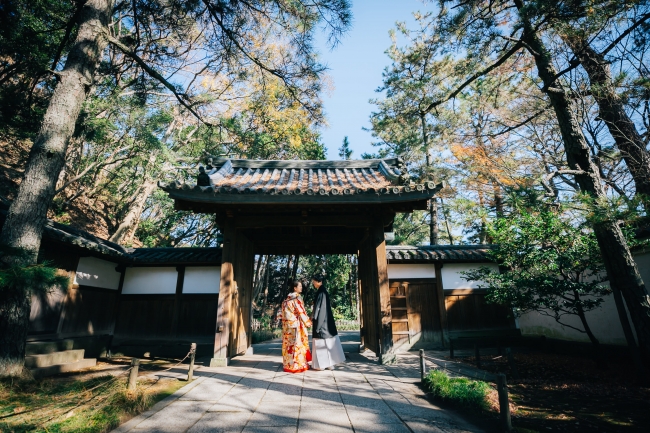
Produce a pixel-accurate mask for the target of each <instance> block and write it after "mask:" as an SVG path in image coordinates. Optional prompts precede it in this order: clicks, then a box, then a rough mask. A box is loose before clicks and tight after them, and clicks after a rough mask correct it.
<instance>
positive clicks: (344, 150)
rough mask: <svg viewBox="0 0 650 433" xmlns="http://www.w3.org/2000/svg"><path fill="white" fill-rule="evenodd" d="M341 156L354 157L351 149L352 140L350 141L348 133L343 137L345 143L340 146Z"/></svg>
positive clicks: (345, 157)
mask: <svg viewBox="0 0 650 433" xmlns="http://www.w3.org/2000/svg"><path fill="white" fill-rule="evenodd" d="M339 156H340V157H341V159H344V160H348V159H350V158H351V157H352V149H350V142H349V141H348V136H347V135H346V136H345V137H344V138H343V144H341V147H339Z"/></svg>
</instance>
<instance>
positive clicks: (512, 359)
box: [506, 347, 519, 380]
mask: <svg viewBox="0 0 650 433" xmlns="http://www.w3.org/2000/svg"><path fill="white" fill-rule="evenodd" d="M506 355H507V356H508V364H510V372H511V376H512V378H513V379H515V380H519V371H518V370H517V364H516V363H515V357H514V355H513V354H512V349H510V348H509V347H506Z"/></svg>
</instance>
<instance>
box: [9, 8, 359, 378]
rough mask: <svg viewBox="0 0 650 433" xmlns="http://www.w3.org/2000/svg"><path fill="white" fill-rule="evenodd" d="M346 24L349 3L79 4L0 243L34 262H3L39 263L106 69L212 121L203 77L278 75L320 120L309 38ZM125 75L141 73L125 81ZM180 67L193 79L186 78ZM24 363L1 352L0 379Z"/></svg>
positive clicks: (21, 324)
mask: <svg viewBox="0 0 650 433" xmlns="http://www.w3.org/2000/svg"><path fill="white" fill-rule="evenodd" d="M350 19H351V17H350V12H349V4H348V2H347V1H345V0H319V1H317V2H290V3H286V2H266V1H254V2H223V1H215V0H203V1H192V2H186V1H180V0H172V1H164V2H159V1H155V0H141V1H117V2H114V1H113V0H88V1H86V2H82V3H80V7H79V10H78V11H77V12H75V13H74V15H73V16H72V17H70V22H71V23H72V27H74V29H75V31H74V39H71V40H70V43H69V50H67V51H66V52H65V56H63V57H62V58H65V62H64V64H63V65H62V67H61V68H57V69H55V70H54V75H55V76H56V77H57V81H56V84H55V85H54V86H53V92H52V95H51V97H50V98H49V105H48V107H47V109H46V110H45V113H44V116H43V121H42V123H41V127H40V130H39V133H38V134H37V136H36V137H35V141H34V145H33V147H32V150H31V153H30V157H29V160H28V162H27V165H26V168H25V172H24V176H23V177H24V179H23V180H22V182H21V183H20V186H19V189H18V193H17V195H16V198H15V200H14V201H13V202H12V204H11V207H10V210H9V213H8V217H7V220H6V222H5V225H4V227H3V229H2V232H1V233H0V242H2V243H4V244H6V245H8V246H10V247H13V248H18V249H20V250H25V251H28V252H29V257H22V256H20V257H19V256H15V255H11V254H5V255H3V257H2V258H1V262H2V263H1V266H3V267H5V268H6V267H11V266H15V265H19V266H29V265H31V264H33V263H35V262H36V256H37V253H38V250H39V247H40V242H41V237H42V233H43V228H44V225H45V221H46V219H47V211H48V208H49V206H50V203H51V201H52V198H53V197H54V193H55V192H56V184H57V181H58V179H59V175H60V173H61V170H62V168H63V167H64V164H65V160H66V155H67V154H68V145H69V143H70V141H71V138H72V137H73V134H74V131H75V126H76V124H77V121H78V117H79V114H80V112H81V110H82V107H83V105H84V102H85V101H86V98H87V96H88V95H89V94H90V92H91V90H92V89H93V85H94V83H95V82H94V79H95V77H96V74H97V72H101V71H103V70H108V71H110V72H111V74H112V77H113V80H114V83H115V84H117V86H116V88H119V89H120V92H124V91H127V92H128V91H131V90H132V91H133V92H134V94H135V95H142V96H145V95H146V92H142V91H141V90H142V86H141V85H142V84H143V83H147V82H151V81H155V82H157V83H158V90H159V91H160V92H161V93H163V94H167V95H169V96H170V97H173V98H175V100H176V101H177V103H178V104H179V106H180V107H181V108H182V110H185V111H187V112H189V113H191V114H192V115H193V116H194V117H196V118H197V119H199V120H200V121H202V122H204V123H205V124H207V125H213V123H212V122H210V119H206V118H205V117H204V115H203V114H202V113H201V111H202V106H203V104H205V103H207V102H210V101H204V100H202V99H201V97H199V91H198V89H201V88H203V87H202V86H204V85H206V84H207V82H205V81H204V80H203V79H202V78H203V76H202V74H204V73H205V72H206V71H207V72H209V73H212V74H214V75H219V76H221V77H224V78H225V81H226V82H232V78H233V77H237V76H238V75H239V74H241V73H242V71H243V70H245V69H247V68H251V69H257V70H259V71H264V72H265V73H267V74H269V75H270V76H274V77H276V78H278V79H280V80H281V82H282V84H283V85H284V86H286V87H287V89H289V92H290V94H291V95H292V97H293V99H294V100H295V101H298V103H299V104H300V105H302V107H304V108H305V110H307V112H308V113H309V114H310V115H312V116H318V115H319V113H320V106H319V103H318V94H319V91H320V80H319V79H318V78H319V77H320V75H321V74H322V72H323V70H324V68H323V67H322V66H321V65H319V64H318V63H317V61H316V58H315V55H314V53H313V50H312V34H313V31H314V29H315V27H316V26H317V25H318V23H319V22H321V20H323V21H325V22H326V23H327V25H328V26H329V28H330V29H331V38H333V39H332V40H333V41H334V42H335V41H336V38H337V37H338V35H340V33H341V32H342V31H344V30H345V29H346V28H347V26H348V25H349V23H350ZM161 35H162V37H161ZM277 41H286V43H285V44H283V45H282V46H283V47H285V48H286V49H285V50H284V51H283V52H281V53H279V55H272V54H271V53H270V51H272V50H273V48H274V47H275V46H276V44H274V43H275V42H277ZM109 43H110V47H109ZM197 58H201V59H203V63H202V64H200V65H197V62H196V59H197ZM100 63H101V67H100ZM57 64H58V61H57ZM197 66H199V67H198V69H197ZM125 71H130V72H131V73H133V71H137V72H139V74H137V76H136V77H133V76H131V77H130V79H128V80H127V81H126V82H124V81H122V74H123V73H124V72H125ZM179 71H188V72H190V71H195V73H191V72H190V75H189V76H187V75H183V76H181V75H180V74H179ZM127 77H129V74H127ZM170 80H171V81H170ZM173 81H177V83H174V82H173ZM178 83H182V84H178ZM145 88H146V86H145ZM5 300H6V301H7V302H9V304H6V305H5V304H3V305H1V306H0V309H6V308H9V309H12V308H18V309H25V308H27V311H28V310H29V302H27V303H22V304H11V303H13V302H15V299H11V300H8V299H5ZM21 317H24V318H25V320H23V321H18V322H12V323H11V324H9V323H8V322H3V323H2V325H0V326H2V327H3V329H6V331H7V332H11V333H15V334H16V335H23V334H24V331H25V329H26V328H27V326H28V320H27V314H26V313H25V314H22V316H21ZM4 320H5V316H0V322H2V321H4ZM14 328H15V329H14ZM23 358H24V345H22V346H21V345H16V344H9V345H3V346H2V347H0V364H2V365H1V368H2V369H1V370H0V376H3V375H7V374H13V373H15V371H17V370H18V369H19V367H20V366H22V361H21V360H22V359H23ZM16 363H18V364H16Z"/></svg>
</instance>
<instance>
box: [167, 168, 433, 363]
mask: <svg viewBox="0 0 650 433" xmlns="http://www.w3.org/2000/svg"><path fill="white" fill-rule="evenodd" d="M212 162H213V160H212V159H210V164H209V165H208V166H207V167H206V168H205V169H203V168H202V169H201V170H200V174H199V175H198V177H197V182H196V184H187V183H181V182H174V183H171V184H161V185H160V186H161V188H162V189H163V190H165V191H166V192H167V193H168V194H169V196H170V197H171V198H172V199H174V201H175V208H176V209H179V210H189V211H193V212H200V213H211V214H213V215H214V216H215V218H216V221H217V223H218V225H219V228H220V230H221V232H222V234H223V247H222V248H223V250H222V263H221V280H220V291H219V305H218V310H217V323H216V329H215V344H214V357H213V359H212V362H211V365H213V366H219V365H227V363H228V360H229V359H230V358H231V357H232V356H235V355H237V354H242V353H245V352H246V351H247V350H248V348H249V347H250V346H251V344H252V341H251V320H252V304H251V303H252V286H253V268H254V259H255V255H257V254H274V255H276V254H284V255H286V254H301V255H306V254H357V255H358V263H359V269H358V272H359V290H360V293H361V296H360V298H361V305H360V310H361V317H362V334H361V337H362V344H364V345H365V347H367V348H369V349H370V350H372V351H374V352H375V353H376V354H377V355H378V357H379V359H380V361H381V362H388V361H390V360H391V359H392V358H393V357H394V349H393V342H394V340H393V324H392V315H391V299H390V288H389V281H388V273H387V261H386V242H385V235H384V233H385V232H390V231H392V224H393V220H394V218H395V215H396V213H398V212H412V211H413V210H415V209H422V210H424V209H426V208H427V202H428V200H429V199H430V198H431V197H433V195H434V194H435V193H436V192H437V191H438V190H439V189H440V188H442V185H441V184H438V185H436V184H434V183H433V182H429V183H426V184H418V185H416V184H413V183H410V182H409V181H408V176H407V175H405V174H404V173H403V172H402V171H401V168H402V163H401V161H400V160H398V159H374V160H359V161H255V160H233V159H218V160H216V163H214V166H212Z"/></svg>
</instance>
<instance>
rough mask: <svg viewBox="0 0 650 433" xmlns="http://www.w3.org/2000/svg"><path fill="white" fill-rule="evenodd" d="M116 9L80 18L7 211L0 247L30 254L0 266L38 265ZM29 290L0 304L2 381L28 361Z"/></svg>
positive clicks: (94, 4) (104, 4) (92, 6)
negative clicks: (72, 140) (61, 176)
mask: <svg viewBox="0 0 650 433" xmlns="http://www.w3.org/2000/svg"><path fill="white" fill-rule="evenodd" d="M112 7H113V1H112V0H88V2H87V3H86V4H85V5H84V6H83V9H82V10H81V12H80V14H79V30H78V34H77V38H76V40H75V42H74V44H73V46H72V48H71V50H70V53H69V54H68V58H67V60H66V63H65V67H64V68H63V70H62V71H61V72H60V73H58V74H57V75H58V77H59V82H58V83H57V85H56V88H55V89H54V93H53V94H52V98H51V99H50V103H49V106H48V108H47V111H46V112H45V116H44V117H43V123H42V125H41V129H40V131H39V133H38V136H37V137H36V140H35V141H34V145H33V146H32V149H31V152H30V155H29V159H28V161H27V166H26V168H25V173H24V175H23V181H22V182H21V183H20V186H19V188H18V194H17V195H16V199H15V200H14V201H13V203H12V204H11V207H10V208H9V213H8V215H7V220H6V222H5V225H4V227H3V228H2V233H1V234H0V243H3V244H5V245H8V246H11V247H16V248H20V249H23V250H26V251H28V252H29V253H30V258H29V259H27V260H18V259H17V258H16V257H10V256H7V255H5V256H4V257H2V263H1V265H2V266H8V265H10V264H18V265H28V264H30V263H34V262H36V258H37V255H38V250H39V248H40V245H41V238H42V235H43V229H44V227H45V222H46V221H47V210H48V208H49V206H50V203H51V201H52V198H53V196H54V191H55V186H56V182H57V180H58V178H59V173H61V169H62V168H63V165H64V163H65V155H66V150H67V147H68V143H69V141H70V137H71V136H72V133H73V132H74V128H75V123H76V121H77V118H78V117H79V113H80V111H81V107H82V105H83V102H84V100H85V99H86V95H87V93H88V91H89V89H90V86H91V84H92V80H93V76H94V74H95V71H96V69H97V65H98V63H99V60H100V58H101V56H102V53H103V51H104V49H105V48H106V45H107V41H106V38H105V37H104V36H103V35H104V31H106V30H107V26H108V22H109V19H110V16H111V12H112ZM30 303H31V302H30V296H29V288H27V287H24V288H22V289H19V293H18V294H17V295H16V296H8V295H6V294H5V295H3V297H2V298H1V299H0V331H1V332H2V337H0V338H1V339H2V340H3V341H1V343H2V344H0V376H6V375H14V374H16V372H18V371H19V370H22V366H23V363H24V358H25V337H26V335H27V329H28V327H29V311H30Z"/></svg>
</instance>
